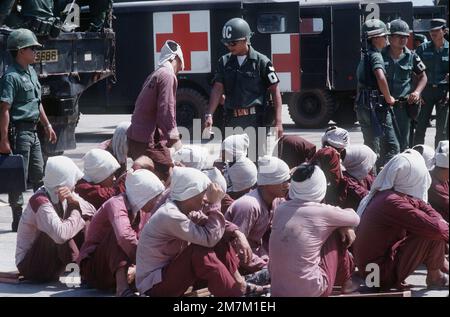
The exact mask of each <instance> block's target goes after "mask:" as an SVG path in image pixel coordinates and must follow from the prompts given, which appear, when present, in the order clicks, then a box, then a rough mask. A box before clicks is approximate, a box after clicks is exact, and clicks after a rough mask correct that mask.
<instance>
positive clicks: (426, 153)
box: [413, 144, 435, 170]
mask: <svg viewBox="0 0 450 317" xmlns="http://www.w3.org/2000/svg"><path fill="white" fill-rule="evenodd" d="M413 150H416V151H417V152H419V153H420V154H421V155H422V157H423V159H424V160H425V165H426V166H427V168H428V169H429V170H431V169H432V168H433V166H434V163H435V159H434V154H435V153H434V151H435V150H434V149H433V148H432V147H431V146H428V145H425V144H417V145H414V147H413Z"/></svg>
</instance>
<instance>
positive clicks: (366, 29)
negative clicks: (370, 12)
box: [362, 19, 388, 39]
mask: <svg viewBox="0 0 450 317" xmlns="http://www.w3.org/2000/svg"><path fill="white" fill-rule="evenodd" d="M362 34H363V36H366V37H367V38H368V39H370V38H372V37H377V36H384V35H386V34H388V31H387V27H386V24H384V22H383V21H381V20H378V19H370V20H367V21H366V22H364V24H363V25H362Z"/></svg>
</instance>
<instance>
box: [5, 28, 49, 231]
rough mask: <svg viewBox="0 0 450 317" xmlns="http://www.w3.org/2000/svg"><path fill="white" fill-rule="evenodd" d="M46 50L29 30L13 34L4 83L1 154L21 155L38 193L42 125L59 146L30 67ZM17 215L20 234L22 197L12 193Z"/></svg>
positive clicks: (36, 79) (9, 42) (36, 78)
mask: <svg viewBox="0 0 450 317" xmlns="http://www.w3.org/2000/svg"><path fill="white" fill-rule="evenodd" d="M40 46H42V45H41V44H39V42H38V41H37V39H36V36H35V35H34V34H33V32H31V31H30V30H27V29H17V30H14V31H13V32H11V34H10V35H9V37H8V40H7V49H8V50H9V51H10V53H11V55H12V57H13V59H14V63H12V64H11V65H10V66H8V68H7V70H6V72H5V74H4V75H3V77H2V78H1V80H0V153H11V152H12V153H14V154H20V155H22V156H23V159H24V168H25V177H26V178H27V179H28V180H29V181H30V183H31V184H33V187H34V189H35V190H36V189H37V188H38V187H39V186H40V185H41V184H42V177H43V167H44V161H43V158H42V152H41V145H40V142H39V138H38V135H37V132H36V128H37V124H38V122H40V123H41V124H42V125H43V126H44V129H45V132H46V136H47V137H48V139H49V141H50V142H52V143H55V142H56V134H55V131H53V129H52V126H51V124H50V123H49V121H48V119H47V116H46V114H45V111H44V108H43V107H42V104H41V85H40V83H39V81H38V77H37V74H36V72H35V70H34V69H33V67H31V66H30V65H31V64H33V63H34V61H35V59H36V48H37V47H40ZM9 204H10V206H11V209H12V212H13V223H12V230H13V231H17V227H18V224H19V219H20V216H21V214H22V205H23V196H22V193H9Z"/></svg>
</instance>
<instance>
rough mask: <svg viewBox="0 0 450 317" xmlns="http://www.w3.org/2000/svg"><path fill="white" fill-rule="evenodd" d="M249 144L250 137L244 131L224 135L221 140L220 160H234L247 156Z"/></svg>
mask: <svg viewBox="0 0 450 317" xmlns="http://www.w3.org/2000/svg"><path fill="white" fill-rule="evenodd" d="M249 146H250V138H249V136H248V135H247V134H246V133H244V134H234V135H230V136H229V137H226V138H225V139H224V140H223V142H222V148H221V150H222V160H223V161H224V162H235V161H239V160H240V159H241V158H244V157H247V151H248V148H249Z"/></svg>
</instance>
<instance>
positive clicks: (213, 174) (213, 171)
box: [202, 167, 227, 193]
mask: <svg viewBox="0 0 450 317" xmlns="http://www.w3.org/2000/svg"><path fill="white" fill-rule="evenodd" d="M202 172H203V173H204V174H205V175H206V176H208V178H209V180H210V181H211V182H213V183H216V184H219V185H220V188H222V190H223V192H224V193H226V192H227V181H226V180H225V177H223V175H222V173H221V172H220V171H219V170H218V169H217V168H216V167H213V168H208V169H205V170H203V171H202Z"/></svg>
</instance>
